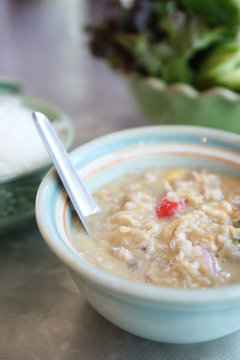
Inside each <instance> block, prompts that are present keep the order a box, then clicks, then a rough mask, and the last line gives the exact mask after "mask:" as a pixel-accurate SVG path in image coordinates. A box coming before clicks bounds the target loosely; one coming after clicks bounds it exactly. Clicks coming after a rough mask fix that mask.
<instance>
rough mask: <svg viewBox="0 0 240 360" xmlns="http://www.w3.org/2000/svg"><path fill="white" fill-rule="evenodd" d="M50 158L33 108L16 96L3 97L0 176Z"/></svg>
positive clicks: (1, 100)
mask: <svg viewBox="0 0 240 360" xmlns="http://www.w3.org/2000/svg"><path fill="white" fill-rule="evenodd" d="M48 159H49V157H48V153H47V151H46V150H45V147H44V145H43V143H42V140H41V138H40V136H39V134H38V132H37V130H36V128H35V125H34V123H33V120H32V111H31V110H30V109H27V108H26V107H24V106H23V105H22V103H21V100H20V99H19V98H17V97H9V96H6V97H5V96H1V97H0V176H3V175H9V174H11V173H19V172H22V171H25V170H28V169H30V168H31V167H33V166H37V165H39V164H41V163H43V162H45V161H47V160H48Z"/></svg>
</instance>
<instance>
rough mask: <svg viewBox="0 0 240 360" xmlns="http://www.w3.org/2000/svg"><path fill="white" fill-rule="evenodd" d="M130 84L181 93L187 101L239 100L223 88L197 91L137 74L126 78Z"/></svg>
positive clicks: (190, 86) (239, 97)
mask: <svg viewBox="0 0 240 360" xmlns="http://www.w3.org/2000/svg"><path fill="white" fill-rule="evenodd" d="M128 79H129V82H130V84H134V83H136V84H138V85H139V84H141V85H145V86H149V87H151V88H153V89H154V90H156V91H159V92H163V91H165V92H169V93H171V92H177V93H181V94H183V95H184V96H186V97H187V98H189V99H197V98H206V97H211V96H214V95H216V96H220V97H221V98H222V99H224V101H227V102H236V101H239V100H240V94H239V93H237V92H235V91H233V90H231V89H228V88H227V87H224V86H212V87H210V88H207V89H205V90H198V89H197V88H195V87H194V86H192V85H191V84H187V83H183V82H174V83H171V84H167V83H166V82H165V81H163V80H162V79H161V78H157V77H154V76H140V75H138V74H132V75H130V76H129V77H128Z"/></svg>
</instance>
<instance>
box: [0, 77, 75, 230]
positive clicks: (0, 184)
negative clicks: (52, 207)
mask: <svg viewBox="0 0 240 360" xmlns="http://www.w3.org/2000/svg"><path fill="white" fill-rule="evenodd" d="M0 88H1V82H0ZM6 90H7V89H6ZM4 93H5V94H6V93H8V94H15V93H16V91H15V90H14V89H13V90H11V89H9V91H4ZM14 96H15V95H14ZM15 97H16V96H15ZM17 98H19V99H20V100H21V102H22V104H23V105H24V106H26V107H27V108H30V109H32V110H37V111H40V112H43V113H44V114H46V115H47V117H48V118H49V120H50V121H51V122H53V121H54V122H55V123H56V122H57V123H59V125H60V126H59V128H60V131H59V132H58V134H59V137H60V139H61V140H62V142H63V144H64V146H65V147H66V148H67V149H69V148H70V146H71V144H72V141H73V127H72V123H71V121H70V119H69V118H68V116H67V115H66V114H64V112H62V111H61V110H59V109H57V108H56V107H53V106H52V105H50V104H48V103H46V102H43V101H40V100H37V99H31V98H27V97H23V96H19V95H17ZM50 167H51V162H50V159H49V160H47V161H45V162H44V163H42V164H41V165H38V166H36V167H32V168H30V169H29V170H28V171H24V172H20V173H12V174H11V175H7V176H0V231H1V232H2V231H5V230H7V231H8V230H9V229H12V228H13V227H14V228H15V226H17V225H22V224H24V223H25V222H26V220H28V219H30V218H31V217H33V216H34V207H35V197H36V193H37V190H38V187H39V184H40V182H41V180H42V178H43V176H44V175H45V173H46V172H47V171H48V170H49V168H50Z"/></svg>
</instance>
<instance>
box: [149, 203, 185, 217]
mask: <svg viewBox="0 0 240 360" xmlns="http://www.w3.org/2000/svg"><path fill="white" fill-rule="evenodd" d="M186 203H187V200H180V201H170V200H168V199H167V198H164V199H162V200H161V201H160V203H158V205H157V208H156V214H157V217H158V218H159V219H161V218H169V217H171V216H173V215H174V214H176V213H177V212H178V211H180V210H182V209H184V208H185V206H186Z"/></svg>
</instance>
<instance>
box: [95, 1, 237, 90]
mask: <svg viewBox="0 0 240 360" xmlns="http://www.w3.org/2000/svg"><path fill="white" fill-rule="evenodd" d="M239 24H240V0H175V1H173V0H171V1H170V0H158V1H156V0H155V1H154V0H135V1H134V3H133V5H132V6H131V8H129V9H125V8H123V7H121V6H120V5H119V11H118V13H117V15H115V16H114V17H112V18H109V19H106V20H105V21H104V22H103V23H102V24H99V25H91V26H89V27H88V31H89V32H90V34H91V39H90V48H91V50H92V53H93V54H94V55H96V56H99V57H103V58H106V59H107V60H108V61H109V63H110V64H111V66H112V67H113V68H114V69H121V70H122V71H124V72H126V73H137V74H139V75H140V76H152V77H157V78H160V79H162V80H163V81H165V82H166V83H174V82H184V83H189V84H192V85H193V86H195V87H196V88H198V89H200V90H202V89H207V88H209V87H212V86H226V87H228V88H230V89H233V90H235V91H240V41H239V40H238V37H239Z"/></svg>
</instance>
